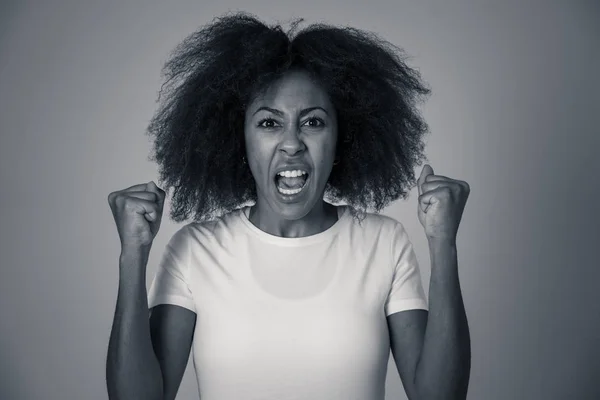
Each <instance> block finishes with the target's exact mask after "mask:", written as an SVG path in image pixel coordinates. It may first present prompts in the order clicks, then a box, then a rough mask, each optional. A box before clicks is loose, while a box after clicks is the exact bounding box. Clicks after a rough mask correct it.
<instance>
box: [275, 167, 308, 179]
mask: <svg viewBox="0 0 600 400" xmlns="http://www.w3.org/2000/svg"><path fill="white" fill-rule="evenodd" d="M306 174H307V172H306V171H302V170H299V169H298V170H295V171H281V172H279V173H278V174H277V175H279V176H283V177H286V178H296V177H298V176H300V175H306Z"/></svg>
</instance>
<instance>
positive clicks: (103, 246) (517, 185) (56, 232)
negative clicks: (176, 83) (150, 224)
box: [0, 0, 600, 400]
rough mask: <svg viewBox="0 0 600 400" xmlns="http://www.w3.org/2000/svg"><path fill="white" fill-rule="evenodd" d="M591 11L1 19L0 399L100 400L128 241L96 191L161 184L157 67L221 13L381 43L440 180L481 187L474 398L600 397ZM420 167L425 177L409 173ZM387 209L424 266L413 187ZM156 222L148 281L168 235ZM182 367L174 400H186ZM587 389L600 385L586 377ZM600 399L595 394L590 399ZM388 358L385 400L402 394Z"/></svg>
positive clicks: (476, 219) (194, 7) (75, 9)
mask: <svg viewBox="0 0 600 400" xmlns="http://www.w3.org/2000/svg"><path fill="white" fill-rule="evenodd" d="M599 8H600V7H599V6H598V3H597V2H595V1H563V2H562V3H559V2H550V1H526V2H523V3H521V2H519V1H514V0H510V1H503V2H500V1H498V2H481V1H480V2H467V1H447V0H446V1H442V0H440V1H435V2H434V1H419V2H417V1H403V2H399V1H387V2H384V1H378V2H373V3H371V4H370V5H366V2H365V3H362V2H361V3H359V2H355V3H351V2H342V1H334V0H318V1H288V2H286V3H285V4H283V3H282V2H281V1H266V0H261V1H253V2H252V5H248V4H247V3H246V2H244V1H242V0H238V1H233V0H228V1H210V2H209V1H203V2H202V1H178V2H174V1H169V2H167V1H142V0H137V1H127V2H120V1H119V2H118V1H112V2H107V1H96V2H91V1H87V2H81V1H66V0H60V1H59V0H56V1H53V2H44V1H20V2H16V1H13V2H4V3H3V4H2V9H1V10H0V15H1V17H0V132H1V133H2V135H1V142H0V179H1V186H2V189H1V192H0V193H1V208H0V212H1V215H0V246H1V247H0V257H1V258H0V263H1V264H0V265H1V267H2V269H1V275H0V323H1V329H0V336H1V338H2V340H1V341H0V360H1V361H0V365H1V367H2V373H1V380H0V398H2V399H47V400H50V399H105V398H106V397H107V396H106V392H105V384H104V366H105V356H106V347H107V343H108V337H109V332H110V326H111V322H112V316H113V311H114V305H115V299H116V289H117V258H118V254H119V243H118V237H117V233H116V230H115V227H114V222H113V221H112V216H111V214H110V211H109V208H108V204H107V201H106V196H107V194H108V193H109V192H111V191H113V190H116V189H120V188H122V187H125V186H129V185H132V184H134V183H138V182H146V181H149V180H151V179H156V176H157V174H156V171H157V170H156V167H155V165H153V164H152V163H150V162H149V161H148V159H147V156H148V154H149V149H150V143H149V141H148V138H147V137H146V136H145V135H144V129H145V128H146V125H147V123H148V121H149V119H150V118H151V116H152V114H153V112H154V111H155V109H156V103H155V99H156V95H157V91H158V89H159V86H160V83H161V79H160V74H159V72H160V67H161V66H162V63H163V62H164V61H165V59H166V57H167V55H168V53H169V51H170V50H171V49H172V48H173V47H174V46H175V45H176V44H177V43H178V42H179V41H180V40H181V39H183V38H184V37H185V36H186V35H187V34H189V33H191V32H192V31H193V30H195V29H196V28H197V27H198V26H199V25H201V24H204V23H206V22H208V21H209V20H210V19H212V17H214V16H217V15H221V14H222V13H223V12H225V11H227V10H238V9H243V10H247V11H250V12H254V13H257V14H258V15H260V16H261V17H262V18H263V19H265V20H266V21H267V22H274V21H275V20H282V21H286V20H289V19H290V18H292V17H305V18H306V19H307V22H309V23H310V22H319V21H325V22H331V23H335V24H344V25H352V26H355V27H358V28H362V29H367V30H371V31H375V32H378V33H379V34H381V35H382V36H384V37H385V38H387V39H389V40H390V41H392V42H393V43H395V44H397V45H400V46H402V47H404V48H405V49H406V51H407V52H408V53H409V54H410V55H411V56H412V59H411V61H410V63H411V65H413V66H415V67H418V68H419V69H420V71H421V72H422V74H423V76H424V78H425V79H426V80H427V81H428V83H429V84H430V85H431V87H432V88H433V95H432V97H431V98H430V99H429V101H428V102H427V103H426V104H425V105H424V107H423V112H424V114H425V117H426V119H427V121H428V122H429V124H430V127H431V135H429V136H428V148H427V149H428V151H427V153H428V157H429V160H430V162H431V164H432V166H433V167H434V169H435V171H436V172H437V173H439V174H443V175H447V176H451V177H455V178H460V179H464V180H466V181H468V182H469V183H470V184H471V187H472V193H471V197H470V200H469V202H468V204H467V210H466V211H465V215H464V219H463V222H462V225H461V229H460V237H459V246H460V248H459V259H460V276H461V281H462V289H463V293H464V298H465V302H466V309H467V313H468V316H469V321H470V327H471V334H472V348H473V368H472V378H471V388H470V395H469V399H486V400H488V399H489V400H495V399H498V400H506V399H592V398H600V390H599V389H598V383H597V377H598V376H599V372H600V357H599V356H600V350H599V347H600V343H599V341H598V338H599V337H600V322H599V318H600V312H599V305H598V299H597V295H596V294H597V292H598V289H597V287H598V281H599V280H600V279H599V278H600V273H599V271H598V270H599V267H600V265H599V263H598V254H597V251H598V247H599V245H600V240H599V233H598V226H599V218H598V212H599V206H598V204H599V201H600V190H599V183H598V182H599V178H598V172H600V171H599V169H598V168H597V165H596V162H595V161H596V160H595V157H596V155H597V154H598V148H599V145H600V140H599V137H598V136H599V135H598V133H599V132H598V115H599V112H600V107H599V96H598V93H599V89H600V87H599V86H600V85H599V79H598V71H600V63H599V54H598V53H599V49H600V40H599V38H600V28H599V25H600V24H599V17H600V12H599ZM417 172H419V171H417ZM385 213H386V214H388V215H391V216H393V217H395V218H397V219H399V220H400V221H402V222H403V223H404V224H405V226H406V228H407V230H408V231H409V234H410V235H411V238H412V240H413V242H414V244H415V248H416V251H417V255H418V257H419V260H420V261H421V264H422V272H423V279H424V282H425V286H426V288H427V284H428V279H429V259H428V253H427V247H426V240H425V237H424V234H423V232H422V229H421V227H420V225H419V223H418V220H417V217H416V196H415V195H414V192H413V193H412V194H411V196H410V198H409V199H408V200H406V201H399V202H396V203H395V204H393V205H392V206H390V207H389V208H387V209H386V210H385ZM177 228H178V225H176V224H173V223H172V222H171V221H165V222H164V224H163V227H162V228H161V232H160V233H159V236H158V238H157V239H156V241H155V245H154V248H153V250H152V254H151V259H150V265H149V270H148V280H150V279H151V277H152V275H153V274H154V272H155V271H156V263H157V261H158V258H159V257H160V254H161V252H162V250H163V248H164V245H165V244H166V242H167V240H168V239H169V238H170V236H171V235H172V234H173V233H174V232H175V230H176V229H177ZM191 367H192V365H191V363H190V365H189V367H188V370H187V372H186V374H185V377H184V380H183V384H182V387H181V389H180V394H179V396H178V399H196V398H197V396H198V395H197V389H196V384H195V380H194V376H193V370H192V368H191ZM595 378H596V379H595ZM597 396H598V397H597ZM404 398H405V396H404V394H403V391H402V386H401V383H400V380H399V378H398V375H397V372H396V370H395V368H394V367H393V365H392V364H390V368H389V378H388V397H387V399H404Z"/></svg>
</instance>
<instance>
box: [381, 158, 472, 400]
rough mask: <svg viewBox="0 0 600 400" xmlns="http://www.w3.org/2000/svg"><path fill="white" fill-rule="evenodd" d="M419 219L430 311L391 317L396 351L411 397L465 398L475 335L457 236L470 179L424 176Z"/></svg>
mask: <svg viewBox="0 0 600 400" xmlns="http://www.w3.org/2000/svg"><path fill="white" fill-rule="evenodd" d="M418 186H419V208H418V213H419V220H420V222H421V224H422V225H423V227H424V228H425V233H426V236H427V240H428V243H429V255H430V258H431V279H430V282H429V312H428V313H425V312H422V311H421V312H420V311H417V310H413V311H408V312H399V313H396V314H393V315H391V316H389V317H388V323H389V328H390V335H391V339H390V340H391V345H392V352H393V353H394V358H395V360H396V365H397V366H398V371H399V372H400V374H401V376H402V375H404V376H402V382H403V383H404V385H405V389H406V392H407V395H408V396H409V398H410V399H411V400H413V399H415V400H432V399H445V400H462V399H466V397H467V389H468V386H469V375H470V371H471V339H470V333H469V326H468V323H467V316H466V313H465V307H464V304H463V298H462V294H461V290H460V282H459V274H458V256H457V250H456V235H457V231H458V226H459V223H460V219H461V217H462V212H463V209H464V206H465V203H466V201H467V197H468V195H469V191H470V188H469V185H468V184H467V183H466V182H463V181H458V180H454V179H451V178H447V177H445V176H441V175H434V174H433V169H432V168H431V166H429V165H426V166H425V167H424V168H423V171H422V172H421V176H420V177H419V182H418Z"/></svg>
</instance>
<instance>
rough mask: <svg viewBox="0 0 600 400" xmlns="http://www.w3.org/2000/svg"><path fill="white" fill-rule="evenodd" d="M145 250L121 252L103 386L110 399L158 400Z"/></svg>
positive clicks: (157, 368)
mask: <svg viewBox="0 0 600 400" xmlns="http://www.w3.org/2000/svg"><path fill="white" fill-rule="evenodd" d="M148 254H149V248H148V249H144V250H134V251H131V250H124V251H123V252H122V253H121V256H120V257H119V288H118V295H117V304H116V310H115V315H114V320H113V326H112V331H111V334H110V341H109V346H108V356H107V364H106V383H107V388H108V394H109V398H110V399H128V400H129V399H131V400H134V399H157V400H158V399H162V397H163V396H162V393H163V388H162V373H161V370H160V365H159V363H158V360H157V358H156V356H155V353H154V349H153V347H152V340H151V336H150V325H149V318H148V299H147V291H146V263H147V262H148Z"/></svg>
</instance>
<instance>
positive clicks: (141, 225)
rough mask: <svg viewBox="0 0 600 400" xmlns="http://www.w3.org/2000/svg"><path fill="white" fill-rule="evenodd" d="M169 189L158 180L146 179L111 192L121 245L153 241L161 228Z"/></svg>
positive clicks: (126, 245)
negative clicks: (160, 185)
mask: <svg viewBox="0 0 600 400" xmlns="http://www.w3.org/2000/svg"><path fill="white" fill-rule="evenodd" d="M164 202H165V192H164V191H163V190H162V189H160V188H159V187H158V186H156V184H155V183H154V182H149V183H142V184H139V185H134V186H131V187H130V188H127V189H123V190H118V191H116V192H112V193H111V194H109V195H108V204H109V205H110V209H111V210H112V213H113V217H114V218H115V223H116V224H117V230H118V231H119V238H120V239H121V247H127V248H132V247H134V248H135V247H145V246H149V245H150V244H152V241H153V240H154V237H155V236H156V234H157V233H158V229H159V228H160V221H161V218H162V212H163V205H164Z"/></svg>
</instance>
